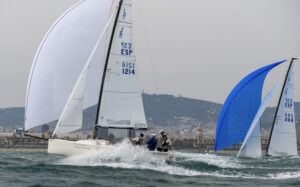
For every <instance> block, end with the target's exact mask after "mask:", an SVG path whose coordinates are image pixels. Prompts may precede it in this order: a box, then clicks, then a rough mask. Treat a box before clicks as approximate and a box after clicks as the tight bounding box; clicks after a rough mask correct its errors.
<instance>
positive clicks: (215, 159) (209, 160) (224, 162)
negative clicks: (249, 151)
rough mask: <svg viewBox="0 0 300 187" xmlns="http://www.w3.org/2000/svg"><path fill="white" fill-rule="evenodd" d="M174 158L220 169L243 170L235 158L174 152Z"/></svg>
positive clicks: (242, 166)
mask: <svg viewBox="0 0 300 187" xmlns="http://www.w3.org/2000/svg"><path fill="white" fill-rule="evenodd" d="M175 157H176V158H183V161H196V162H203V163H206V164H208V165H213V166H217V167H220V168H245V166H244V165H242V164H241V162H240V161H239V160H238V159H237V158H235V157H229V156H220V155H215V154H209V153H183V152H175Z"/></svg>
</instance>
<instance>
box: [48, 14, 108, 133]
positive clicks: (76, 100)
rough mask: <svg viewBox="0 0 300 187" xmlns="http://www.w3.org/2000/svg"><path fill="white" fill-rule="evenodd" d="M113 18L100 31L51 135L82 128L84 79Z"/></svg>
mask: <svg viewBox="0 0 300 187" xmlns="http://www.w3.org/2000/svg"><path fill="white" fill-rule="evenodd" d="M112 18H113V16H111V18H110V19H109V20H108V22H107V24H106V26H105V27H104V30H103V31H102V33H101V35H100V37H99V38H98V40H97V42H96V44H95V46H94V49H93V50H92V52H91V54H90V56H89V58H88V60H87V62H86V64H85V66H84V68H83V70H82V72H81V73H80V76H79V78H78V80H77V82H76V84H75V86H74V88H73V91H72V93H71V95H70V97H69V99H68V101H67V104H66V105H65V108H64V110H63V112H62V114H61V116H60V118H59V121H58V123H57V125H56V128H55V130H54V132H53V135H54V134H56V133H65V132H71V131H74V130H77V129H80V128H81V127H82V119H83V117H82V115H83V101H84V89H85V84H86V78H87V74H88V71H89V67H90V65H91V62H92V59H93V58H94V55H95V54H96V51H97V49H98V47H99V45H100V44H101V41H102V40H103V38H104V36H105V33H106V30H107V28H108V26H109V24H110V22H111V20H112Z"/></svg>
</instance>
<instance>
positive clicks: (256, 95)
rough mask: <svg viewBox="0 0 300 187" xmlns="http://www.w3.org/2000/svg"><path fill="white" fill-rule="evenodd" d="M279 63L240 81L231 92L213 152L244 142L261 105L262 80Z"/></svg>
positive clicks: (224, 107) (221, 115)
mask: <svg viewBox="0 0 300 187" xmlns="http://www.w3.org/2000/svg"><path fill="white" fill-rule="evenodd" d="M285 61H286V60H284V61H280V62H276V63H273V64H270V65H268V66H265V67H262V68H260V69H258V70H256V71H254V72H252V73H250V74H249V75H247V76H246V77H245V78H244V79H242V80H241V81H240V82H239V83H238V84H237V85H236V86H235V87H234V89H233V90H232V91H231V93H230V94H229V96H228V97H227V99H226V101H225V103H224V105H223V108H222V110H221V113H220V116H219V120H218V124H217V129H216V138H215V141H216V142H215V151H218V150H221V149H224V148H226V147H230V146H232V145H235V144H237V143H240V142H242V141H243V140H244V138H245V136H246V134H247V132H248V130H249V128H250V125H251V123H252V121H253V119H254V117H255V114H256V113H257V111H258V109H259V107H260V105H261V95H262V88H263V84H264V80H265V77H266V75H267V74H268V72H269V71H270V70H271V69H273V68H274V67H276V66H277V65H279V64H281V63H283V62H285Z"/></svg>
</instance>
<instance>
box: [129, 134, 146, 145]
mask: <svg viewBox="0 0 300 187" xmlns="http://www.w3.org/2000/svg"><path fill="white" fill-rule="evenodd" d="M132 141H133V142H134V143H135V144H136V145H143V144H144V134H143V133H140V134H139V136H138V137H136V138H132Z"/></svg>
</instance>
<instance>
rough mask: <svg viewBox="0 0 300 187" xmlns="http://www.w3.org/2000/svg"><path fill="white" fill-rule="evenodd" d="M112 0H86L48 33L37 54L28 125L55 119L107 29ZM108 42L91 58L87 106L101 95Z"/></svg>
mask: <svg viewBox="0 0 300 187" xmlns="http://www.w3.org/2000/svg"><path fill="white" fill-rule="evenodd" d="M111 3H112V0H103V1H102V0H101V1H99V0H82V1H80V2H79V3H77V4H76V5H74V6H73V7H72V8H70V9H69V10H68V11H66V12H65V13H64V14H63V15H62V16H61V17H60V18H59V19H58V20H57V21H56V22H55V24H54V25H53V26H52V27H51V29H50V30H49V31H48V33H47V34H46V35H45V37H44V39H43V41H42V43H41V44H40V47H39V49H38V51H37V53H36V56H35V58H34V61H33V64H32V67H31V73H30V76H29V80H28V87H27V97H26V103H25V129H26V130H28V129H30V128H33V127H36V126H39V125H42V124H45V123H49V122H52V121H55V120H57V119H58V118H59V116H60V115H61V113H62V111H63V109H64V106H65V105H66V102H67V100H68V97H69V96H70V94H71V92H72V88H73V87H74V85H75V83H76V80H77V79H78V77H79V75H80V72H81V71H82V69H83V67H84V65H85V62H86V60H87V59H88V57H89V55H90V53H91V51H92V49H93V47H94V45H95V42H96V41H97V39H98V37H99V34H100V33H101V32H102V31H103V28H104V27H105V25H106V23H107V20H108V19H109V13H110V9H111ZM104 52H105V42H103V43H101V45H100V46H99V48H98V49H97V52H96V54H95V56H94V58H93V60H92V62H91V67H90V68H89V73H88V75H87V81H86V85H85V97H86V98H87V99H85V100H84V108H86V107H89V106H92V105H95V104H96V103H97V101H98V97H99V90H100V88H99V86H95V85H99V84H100V82H101V78H102V77H101V76H99V75H101V74H102V71H103V69H102V67H103V59H104V57H105V53H104Z"/></svg>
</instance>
